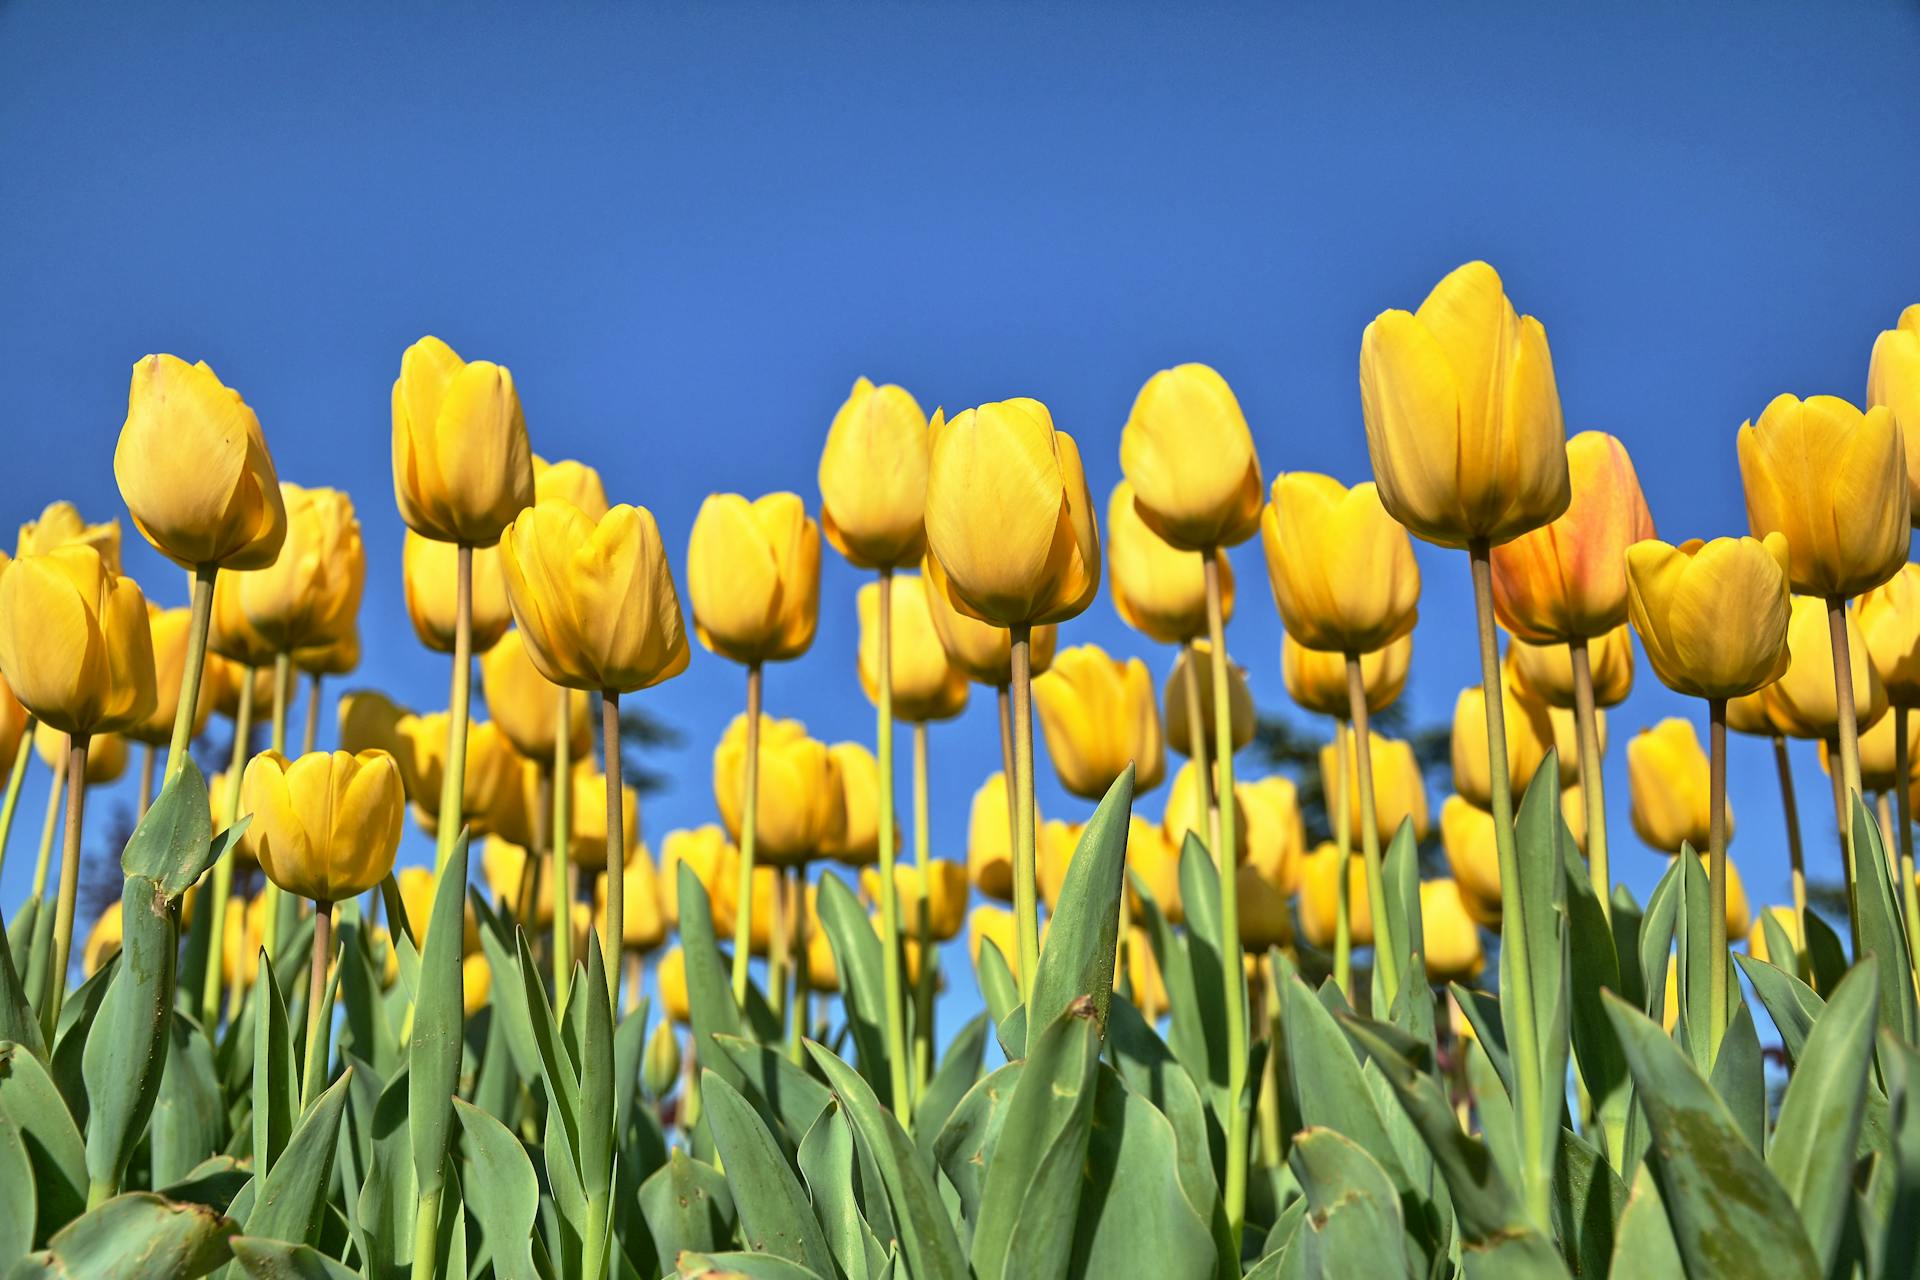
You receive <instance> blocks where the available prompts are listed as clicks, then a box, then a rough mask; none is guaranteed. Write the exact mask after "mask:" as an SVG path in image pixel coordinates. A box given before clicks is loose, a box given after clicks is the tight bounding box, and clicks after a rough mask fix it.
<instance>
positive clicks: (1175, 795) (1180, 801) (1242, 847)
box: [1160, 760, 1247, 863]
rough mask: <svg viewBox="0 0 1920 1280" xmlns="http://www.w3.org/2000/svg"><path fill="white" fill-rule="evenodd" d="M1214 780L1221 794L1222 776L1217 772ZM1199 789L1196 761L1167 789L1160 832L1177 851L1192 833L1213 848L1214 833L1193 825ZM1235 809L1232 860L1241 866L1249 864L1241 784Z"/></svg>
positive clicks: (1234, 795) (1237, 789)
mask: <svg viewBox="0 0 1920 1280" xmlns="http://www.w3.org/2000/svg"><path fill="white" fill-rule="evenodd" d="M1212 777H1213V779H1214V790H1213V794H1215V795H1218V794H1219V791H1218V787H1219V781H1218V780H1219V777H1220V775H1219V773H1218V772H1217V771H1213V772H1212ZM1199 786H1200V773H1199V770H1198V769H1196V768H1195V767H1194V763H1193V761H1191V760H1189V761H1187V762H1186V763H1185V764H1183V765H1181V766H1180V770H1179V772H1177V773H1175V774H1174V775H1173V785H1172V786H1171V787H1169V788H1167V810H1166V813H1165V814H1164V815H1163V816H1162V817H1161V819H1160V830H1161V832H1162V833H1163V834H1164V835H1165V836H1166V838H1167V843H1168V844H1169V845H1170V846H1172V848H1173V849H1174V850H1176V851H1178V850H1180V849H1181V848H1183V847H1185V845H1186V843H1187V834H1188V833H1189V832H1191V833H1192V834H1193V837H1194V839H1196V840H1198V841H1199V842H1200V844H1201V846H1202V847H1204V848H1206V849H1208V850H1209V851H1211V849H1212V844H1213V838H1212V836H1211V834H1210V833H1208V832H1206V831H1202V830H1201V829H1200V828H1198V827H1196V826H1195V825H1194V822H1195V821H1196V816H1197V811H1196V805H1195V796H1194V792H1195V791H1196V790H1198V788H1199ZM1233 806H1234V808H1233V812H1234V815H1235V816H1234V822H1233V832H1234V841H1235V847H1234V851H1233V860H1234V861H1235V862H1236V863H1239V862H1244V861H1246V858H1247V807H1246V805H1245V804H1243V803H1242V802H1241V799H1240V787H1239V786H1238V785H1236V786H1235V787H1234V789H1233Z"/></svg>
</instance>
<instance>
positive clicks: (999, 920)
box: [967, 907, 1046, 982]
mask: <svg viewBox="0 0 1920 1280" xmlns="http://www.w3.org/2000/svg"><path fill="white" fill-rule="evenodd" d="M1045 933H1046V931H1045V928H1044V926H1043V927H1042V930H1041V936H1042V937H1045ZM983 942H991V943H992V944H993V945H994V946H995V947H996V948H998V949H999V952H1000V958H1001V959H1003V960H1005V961H1006V962H1007V971H1008V972H1010V973H1011V974H1012V975H1013V977H1014V980H1015V981H1016V982H1017V981H1018V980H1019V978H1020V948H1019V946H1018V945H1016V943H1015V932H1014V919H1013V912H1011V911H1007V910H1004V909H1003V908H1000V907H975V908H974V909H973V911H972V912H971V913H970V914H969V915H968V916H967V953H968V954H969V955H971V956H972V957H973V967H974V969H975V970H976V971H977V970H978V969H979V968H980V952H981V945H980V944H981V943H983Z"/></svg>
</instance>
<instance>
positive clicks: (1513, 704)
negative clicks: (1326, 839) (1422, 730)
mask: <svg viewBox="0 0 1920 1280" xmlns="http://www.w3.org/2000/svg"><path fill="white" fill-rule="evenodd" d="M1500 697H1501V702H1502V704H1503V705H1504V709H1505V712H1506V729H1507V770H1508V772H1509V774H1510V775H1511V777H1512V786H1513V793H1514V794H1515V795H1520V794H1523V793H1524V792H1525V791H1526V789H1527V784H1528V783H1530V782H1532V781H1533V775H1534V772H1535V771H1536V770H1538V769H1539V768H1540V765H1541V762H1542V761H1544V760H1545V759H1546V756H1547V749H1548V748H1549V747H1551V746H1553V719H1552V717H1551V716H1549V715H1548V714H1547V704H1546V703H1544V702H1542V701H1540V700H1539V699H1538V698H1536V697H1532V696H1530V694H1529V691H1527V690H1525V689H1522V688H1519V687H1517V686H1516V684H1515V682H1514V681H1513V680H1512V678H1511V677H1510V676H1509V677H1506V678H1504V679H1503V680H1502V688H1501V690H1500ZM1453 785H1454V789H1455V790H1457V791H1458V792H1459V793H1460V794H1461V795H1463V796H1465V797H1466V798H1467V799H1469V800H1471V801H1473V802H1474V803H1475V804H1477V805H1481V806H1491V805H1492V803H1493V767H1492V763H1491V761H1490V759H1489V757H1488V753H1487V704H1486V691H1485V690H1484V689H1483V688H1482V687H1481V686H1479V685H1474V686H1473V687H1472V688H1470V689H1462V690H1461V691H1460V697H1459V698H1458V700H1456V701H1455V702H1454V704H1453ZM1383 830H1384V828H1383Z"/></svg>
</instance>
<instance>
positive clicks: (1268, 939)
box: [1236, 863, 1293, 955]
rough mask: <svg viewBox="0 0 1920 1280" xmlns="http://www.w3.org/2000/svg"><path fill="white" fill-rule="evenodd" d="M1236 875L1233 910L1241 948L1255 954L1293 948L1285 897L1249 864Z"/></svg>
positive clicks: (1291, 917)
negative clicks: (1237, 884) (1236, 915)
mask: <svg viewBox="0 0 1920 1280" xmlns="http://www.w3.org/2000/svg"><path fill="white" fill-rule="evenodd" d="M1236 874H1238V875H1239V877H1240V883H1239V886H1238V890H1239V892H1238V894H1237V899H1238V903H1237V907H1236V910H1237V911H1238V913H1239V916H1240V945H1241V946H1243V947H1245V948H1246V949H1247V950H1248V951H1250V952H1253V953H1254V954H1255V955H1258V954H1260V953H1261V952H1264V951H1265V950H1266V949H1267V948H1268V947H1290V946H1292V945H1293V914H1292V913H1291V912H1290V911H1288V910H1287V895H1286V894H1285V893H1282V892H1281V891H1280V890H1279V889H1278V888H1277V887H1275V885H1274V884H1273V882H1272V881H1270V880H1268V879H1267V878H1266V877H1265V876H1263V875H1261V874H1260V869H1259V868H1258V867H1256V866H1254V865H1253V864H1251V863H1248V864H1247V865H1246V866H1243V867H1241V868H1240V869H1239V871H1238V872H1237V873H1236Z"/></svg>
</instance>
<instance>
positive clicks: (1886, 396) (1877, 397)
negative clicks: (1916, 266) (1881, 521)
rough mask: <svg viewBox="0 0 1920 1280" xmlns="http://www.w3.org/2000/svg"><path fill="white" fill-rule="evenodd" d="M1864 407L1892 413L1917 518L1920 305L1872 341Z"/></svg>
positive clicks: (1919, 491)
mask: <svg viewBox="0 0 1920 1280" xmlns="http://www.w3.org/2000/svg"><path fill="white" fill-rule="evenodd" d="M1867 404H1868V406H1869V407H1872V408H1878V407H1882V406H1884V407H1885V408H1887V409H1890V410H1892V411H1893V420H1894V422H1895V424H1896V425H1898V426H1899V428H1900V435H1901V438H1902V439H1903V441H1904V442H1905V444H1906V451H1907V491H1908V494H1909V498H1910V503H1911V506H1912V508H1913V510H1914V512H1915V514H1916V518H1920V303H1915V304H1914V305H1913V306H1910V307H1908V308H1907V309H1906V310H1905V311H1902V312H1901V313H1900V322H1899V323H1898V324H1897V325H1895V326H1894V327H1893V328H1891V329H1885V330H1882V331H1881V333H1880V336H1879V337H1878V338H1875V339H1874V340H1873V359H1872V360H1871V361H1870V362H1869V363H1868V365H1867Z"/></svg>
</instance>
